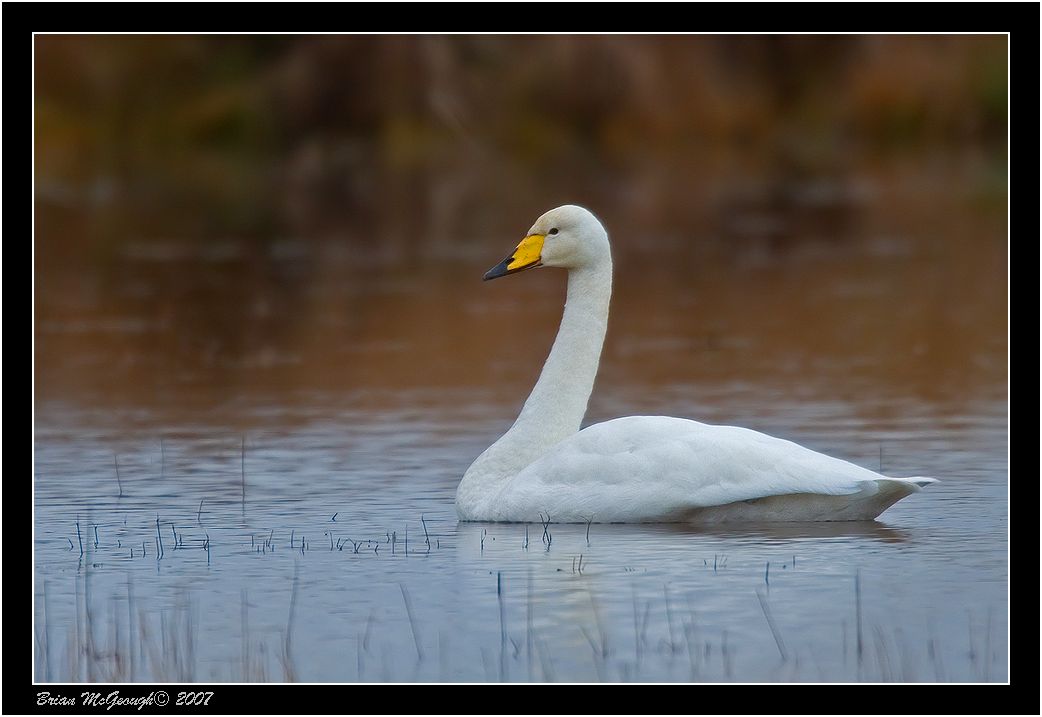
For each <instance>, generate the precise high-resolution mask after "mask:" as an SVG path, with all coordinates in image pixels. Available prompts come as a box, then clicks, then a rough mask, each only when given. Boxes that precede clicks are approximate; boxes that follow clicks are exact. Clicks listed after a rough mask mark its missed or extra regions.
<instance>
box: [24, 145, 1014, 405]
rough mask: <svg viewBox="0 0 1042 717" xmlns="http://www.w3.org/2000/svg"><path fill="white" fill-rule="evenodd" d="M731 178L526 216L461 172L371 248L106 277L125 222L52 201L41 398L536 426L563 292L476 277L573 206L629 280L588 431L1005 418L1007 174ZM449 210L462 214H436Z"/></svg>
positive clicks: (586, 175) (555, 194) (685, 180)
mask: <svg viewBox="0 0 1042 717" xmlns="http://www.w3.org/2000/svg"><path fill="white" fill-rule="evenodd" d="M717 169H718V167H717V166H714V165H711V164H710V165H709V166H697V167H692V166H689V167H685V168H681V167H670V166H665V167H650V166H649V167H639V168H634V169H627V170H625V171H617V172H614V173H610V174H608V176H605V175H604V174H603V173H602V172H600V171H599V170H598V168H596V167H585V168H584V172H583V176H582V178H581V179H578V180H576V181H574V182H572V181H562V180H560V179H557V180H555V181H554V182H551V184H554V185H556V186H553V187H549V186H548V187H544V188H540V189H539V190H538V191H533V192H531V193H524V192H521V193H518V192H507V191H505V189H503V188H505V187H510V186H512V185H511V181H510V179H509V178H506V177H501V176H499V174H498V172H499V168H495V167H491V166H481V165H479V166H476V167H469V166H468V167H456V168H442V169H441V171H440V172H438V173H437V178H436V179H432V178H430V177H427V178H424V177H422V176H420V177H414V178H413V179H412V180H411V181H413V182H414V186H415V187H416V189H417V191H419V192H420V193H421V195H423V196H426V197H427V199H428V201H412V199H414V198H410V197H403V198H402V201H403V203H402V204H401V205H400V206H395V207H389V208H387V209H386V210H383V212H382V213H381V214H379V215H378V219H377V220H376V221H375V222H373V223H372V224H370V223H369V222H370V221H371V219H372V218H371V217H370V218H367V220H366V221H364V222H359V221H358V220H357V219H356V217H354V216H352V215H351V214H349V213H347V214H345V215H343V216H331V217H328V218H327V220H328V224H329V226H330V229H329V232H328V235H327V236H325V238H319V239H318V240H316V238H315V237H311V236H301V235H298V234H296V233H295V232H294V231H293V229H292V228H290V229H289V230H287V231H286V232H285V233H281V232H279V233H274V232H273V233H271V234H270V235H214V236H209V235H204V236H202V237H196V236H193V237H189V238H181V237H176V236H163V235H158V236H145V235H142V236H120V235H119V234H118V229H117V228H114V229H112V230H111V231H112V235H111V241H110V248H109V250H107V251H106V250H105V249H104V248H101V249H99V248H98V247H97V246H93V248H91V250H90V253H85V250H84V247H85V246H90V245H91V243H90V242H86V241H85V242H78V241H77V240H76V238H75V237H76V235H77V234H78V233H83V232H89V231H98V228H97V226H96V224H97V223H98V222H101V221H102V220H105V221H109V220H110V219H111V218H112V217H118V216H119V214H120V211H121V209H120V205H119V204H118V203H115V204H112V205H109V206H105V207H103V208H101V209H91V208H88V207H83V206H78V207H73V208H58V207H56V206H54V205H52V204H50V203H48V202H47V201H46V200H43V199H39V200H38V204H37V215H38V217H39V219H40V221H38V234H37V289H36V324H35V338H36V342H37V343H36V353H35V367H36V378H37V384H36V391H37V399H38V400H39V401H45V402H46V401H49V400H54V399H57V400H62V401H65V400H72V401H89V402H91V403H100V404H101V405H117V404H121V405H127V404H129V405H142V406H149V407H151V408H153V409H156V408H162V410H176V408H177V407H178V406H182V405H183V406H185V407H187V406H188V405H189V404H191V405H192V406H194V407H195V408H197V409H200V410H202V411H203V412H205V410H206V408H207V407H208V406H213V405H217V404H220V403H222V402H225V401H228V400H229V399H232V398H236V397H241V396H244V395H251V396H258V395H261V396H264V397H265V399H264V400H266V401H272V402H275V403H284V402H290V403H292V402H293V401H295V400H298V399H297V398H295V396H301V395H306V394H314V393H316V392H317V393H322V392H334V393H335V392H343V391H351V390H357V389H408V388H417V387H432V386H434V387H453V388H458V389H459V390H460V391H461V394H460V395H461V396H462V395H465V390H466V389H467V388H482V389H489V388H491V389H493V390H494V391H495V392H496V395H498V396H500V397H501V398H502V399H503V400H504V401H507V402H512V403H519V402H520V400H521V398H523V396H524V394H525V392H526V391H527V389H528V387H529V386H530V385H531V383H532V382H533V381H534V377H535V376H536V374H537V372H538V370H539V368H540V366H541V364H542V361H543V359H544V358H545V356H546V352H547V350H548V348H549V345H550V342H551V341H552V338H553V335H554V332H555V331H556V326H557V322H558V320H559V318H560V310H561V304H562V301H563V296H564V277H563V275H561V274H560V273H559V272H556V271H553V270H544V271H541V272H535V273H531V272H530V273H528V274H526V275H525V276H524V277H515V278H512V279H510V280H509V281H504V282H498V283H496V284H482V282H481V281H480V276H481V274H482V272H483V271H484V269H486V268H487V265H491V264H492V263H494V262H495V261H496V258H497V257H499V256H500V255H501V254H502V253H503V252H504V251H505V249H506V248H509V246H511V244H512V242H514V241H515V240H516V239H517V237H518V236H520V235H521V233H522V232H523V231H524V230H525V229H526V228H527V227H528V225H529V224H530V222H531V220H532V219H533V218H534V217H535V216H536V215H538V214H539V213H540V212H542V211H543V210H544V209H546V208H549V207H550V206H552V205H555V204H559V203H563V202H566V201H578V202H583V203H585V204H587V205H588V206H590V207H591V208H592V209H593V210H594V211H595V212H597V213H599V215H600V216H601V217H602V218H603V220H604V222H605V224H606V226H607V227H608V229H609V233H610V235H611V237H612V240H613V251H614V252H615V257H616V266H617V270H616V282H615V286H616V289H615V296H614V298H613V303H612V318H611V324H610V328H609V333H608V339H607V343H606V346H605V353H604V358H603V361H602V368H601V375H600V378H599V381H598V387H597V389H596V391H595V394H594V402H593V404H592V410H594V411H596V410H597V407H598V403H597V401H598V400H599V399H598V397H599V396H610V395H611V394H612V392H616V391H619V390H625V389H630V388H634V387H636V388H637V389H638V390H637V393H638V394H640V393H641V392H643V393H645V394H647V395H649V396H650V395H653V394H654V393H655V392H657V391H659V390H660V389H662V388H663V387H666V386H670V385H676V384H714V383H733V382H751V383H756V384H768V385H772V386H776V387H779V388H783V389H784V390H788V391H793V392H800V393H801V394H806V395H808V396H810V397H819V398H824V399H833V398H839V399H845V398H858V397H859V396H861V395H862V394H864V393H866V392H869V393H871V394H881V395H888V394H892V395H893V396H895V397H901V396H904V397H919V398H922V399H925V400H926V401H927V402H933V401H941V402H943V403H945V404H948V405H949V406H955V407H957V406H958V405H959V404H960V402H961V401H962V399H964V398H975V397H982V396H985V397H988V398H1000V397H1001V396H1002V395H1004V390H1005V388H1004V386H1005V379H1006V365H1007V343H1006V335H1007V328H1008V326H1007V325H1008V316H1007V309H1006V306H1007V303H1006V302H1007V287H1008V284H1007V275H1006V266H1007V248H1006V240H1005V226H1006V224H1005V215H1004V206H1002V204H1001V201H999V202H998V203H996V200H997V199H998V198H997V197H996V195H994V193H993V190H992V189H991V188H990V185H989V182H991V181H992V180H993V178H994V173H995V170H996V165H995V160H994V158H991V157H989V156H988V155H987V154H985V153H983V152H976V151H974V152H961V153H957V154H954V155H949V154H945V153H940V152H938V153H937V154H931V155H926V156H915V157H908V156H903V157H901V158H900V159H898V158H894V159H891V160H880V159H878V158H873V159H861V160H860V161H855V160H851V164H850V166H849V167H848V168H846V169H845V170H844V171H842V172H839V173H825V174H821V175H811V176H805V177H797V176H793V175H791V174H788V173H785V172H780V171H779V170H777V168H773V169H772V168H771V167H770V166H768V167H765V168H763V171H762V172H753V173H746V174H741V173H738V172H736V171H734V170H733V169H732V170H731V171H729V172H723V173H717V172H716V170H717ZM398 181H399V182H401V181H405V179H404V178H401V177H399V178H398ZM446 186H455V187H457V188H458V192H457V193H456V194H455V195H454V196H455V201H453V200H452V199H450V198H447V197H445V198H442V199H441V200H439V202H440V203H436V202H433V201H430V195H437V196H439V197H440V196H441V194H442V193H445V192H447V191H448V190H447V189H445V187H446ZM566 186H567V187H568V188H567V189H566V188H565V187H566ZM575 187H583V188H584V190H583V191H575ZM435 205H437V207H438V210H437V211H434V207H435ZM424 207H425V209H424ZM128 211H129V209H128ZM106 218H107V219H106ZM155 223H156V224H157V225H161V224H162V217H161V216H158V217H156V219H155ZM115 224H116V225H117V226H118V222H115ZM412 234H417V235H419V238H418V240H417V241H415V242H404V241H402V237H403V236H405V235H412ZM200 239H202V240H200Z"/></svg>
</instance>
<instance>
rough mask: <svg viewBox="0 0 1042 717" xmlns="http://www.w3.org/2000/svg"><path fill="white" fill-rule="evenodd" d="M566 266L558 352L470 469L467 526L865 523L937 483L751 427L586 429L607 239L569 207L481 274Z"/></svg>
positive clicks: (674, 422) (603, 318)
mask: <svg viewBox="0 0 1042 717" xmlns="http://www.w3.org/2000/svg"><path fill="white" fill-rule="evenodd" d="M538 266H557V267H562V268H565V269H568V298H567V301H566V303H565V308H564V316H563V318H562V319H561V327H560V330H559V331H558V333H557V339H556V340H555V341H554V345H553V348H552V349H551V350H550V355H549V357H548V358H547V359H546V363H545V364H544V365H543V371H542V373H541V374H540V375H539V380H538V381H537V382H536V385H535V388H533V389H532V393H531V394H530V395H529V397H528V400H527V401H525V405H524V407H523V408H522V409H521V414H520V415H519V416H518V417H517V420H516V421H515V422H514V425H513V426H511V428H510V430H508V431H507V432H506V434H504V435H503V437H502V438H500V439H499V440H498V441H496V442H495V443H493V444H492V445H491V446H489V447H488V448H487V449H486V450H485V452H484V453H482V454H481V455H480V456H478V458H477V460H475V461H474V463H473V464H472V465H471V466H470V468H469V469H467V472H466V473H465V474H464V476H463V479H462V480H461V481H460V484H459V488H458V489H457V491H456V511H457V513H458V514H459V517H460V519H461V520H464V521H503V522H535V521H536V520H543V519H544V518H546V517H549V519H550V520H552V521H553V522H561V523H585V522H595V523H606V522H620V523H637V522H692V523H702V522H724V521H822V520H871V519H873V518H875V517H876V516H878V515H879V514H880V513H882V512H883V511H884V510H885V509H886V508H888V507H889V506H891V505H892V504H893V503H895V502H896V501H898V500H900V499H901V498H903V497H905V496H907V495H909V494H911V493H914V492H916V491H918V490H920V489H921V488H922V487H924V486H926V485H928V484H930V483H934V482H936V480H935V479H933V478H921V477H914V478H891V477H887V476H883V475H880V474H879V473H875V472H874V471H870V470H868V469H866V468H861V467H860V466H856V465H854V464H853V463H848V462H847V461H844V460H840V459H838V458H831V457H829V456H826V455H823V454H821V453H817V452H815V451H812V450H810V449H808V448H804V447H803V446H800V445H798V444H796V443H793V442H791V441H786V440H782V439H780V438H774V437H771V436H768V435H765V434H763V433H758V432H756V431H752V430H749V429H746V428H736V427H732V426H710V425H706V424H704V423H698V422H696V421H691V420H687V419H683V418H669V417H666V416H630V417H627V418H617V419H615V420H612V421H606V422H604V423H598V424H596V425H593V426H589V427H587V428H585V429H583V430H582V431H580V430H579V424H580V422H581V421H582V418H583V415H584V414H585V413H586V405H587V402H588V401H589V398H590V392H591V391H592V390H593V382H594V378H595V377H596V375H597V364H598V362H599V361H600V355H601V347H602V345H603V343H604V332H605V330H606V329H607V326H608V302H609V299H610V298H611V278H612V263H611V249H610V247H609V245H608V235H607V233H606V232H605V231H604V227H602V226H601V223H600V222H599V221H598V220H597V218H596V217H595V216H594V215H593V214H591V213H590V212H589V211H588V210H586V209H584V208H582V207H578V206H572V205H566V206H563V207H558V208H556V209H552V210H550V211H549V212H547V213H546V214H544V215H543V216H541V217H539V219H538V220H537V221H536V223H535V224H534V225H533V226H532V228H531V229H530V230H529V231H528V236H526V237H525V238H524V239H523V240H521V243H520V244H518V245H517V248H516V249H515V250H514V252H513V253H512V254H511V255H510V256H508V257H507V258H506V259H505V260H503V262H501V263H500V264H498V265H497V266H495V267H493V268H492V269H490V270H489V271H488V272H487V273H486V274H485V279H486V280H488V279H495V278H497V277H501V276H505V275H507V274H513V273H516V272H519V271H525V270H527V269H531V268H534V267H538Z"/></svg>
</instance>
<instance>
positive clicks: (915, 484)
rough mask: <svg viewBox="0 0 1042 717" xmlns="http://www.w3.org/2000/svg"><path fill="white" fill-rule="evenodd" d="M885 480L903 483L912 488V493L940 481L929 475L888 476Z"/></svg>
mask: <svg viewBox="0 0 1042 717" xmlns="http://www.w3.org/2000/svg"><path fill="white" fill-rule="evenodd" d="M885 480H888V481H893V482H895V483H901V484H903V485H904V486H906V487H907V488H909V489H910V490H909V492H910V493H914V492H918V491H920V490H922V489H923V488H925V487H926V486H928V485H932V484H934V483H938V482H940V481H938V480H937V479H936V478H928V477H927V476H911V477H910V478H886V479H885Z"/></svg>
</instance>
